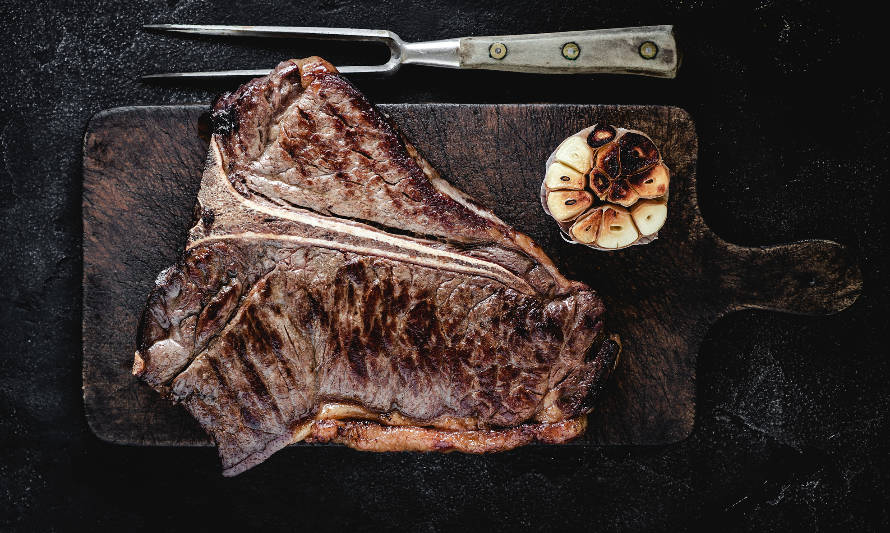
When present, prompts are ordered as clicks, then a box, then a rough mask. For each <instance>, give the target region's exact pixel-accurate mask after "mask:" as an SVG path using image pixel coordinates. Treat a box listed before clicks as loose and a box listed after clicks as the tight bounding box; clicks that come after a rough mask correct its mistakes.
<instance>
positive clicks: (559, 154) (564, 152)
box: [553, 137, 593, 174]
mask: <svg viewBox="0 0 890 533" xmlns="http://www.w3.org/2000/svg"><path fill="white" fill-rule="evenodd" d="M553 158H554V159H555V160H557V161H559V162H560V163H562V164H564V165H567V166H570V167H572V168H574V169H575V170H577V171H578V172H581V173H583V174H586V173H588V172H590V167H591V166H592V165H593V162H592V159H593V149H592V148H591V147H589V146H587V142H585V141H584V139H582V138H580V137H569V138H568V139H566V140H565V141H563V142H562V144H560V145H559V148H557V149H556V153H554V154H553Z"/></svg>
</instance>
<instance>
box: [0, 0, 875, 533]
mask: <svg viewBox="0 0 890 533" xmlns="http://www.w3.org/2000/svg"><path fill="white" fill-rule="evenodd" d="M279 4H280V6H279V7H277V8H275V7H270V5H269V4H266V3H254V2H242V3H241V4H240V5H239V7H237V8H233V7H230V6H225V7H223V6H218V7H213V6H211V5H210V3H209V2H199V1H188V0H184V1H181V2H176V1H174V0H168V1H167V2H163V1H158V2H141V3H133V4H128V5H122V4H118V3H112V2H92V3H83V4H82V5H72V6H68V5H63V3H62V2H53V3H51V4H50V3H45V4H43V5H40V4H35V5H30V4H27V3H19V2H10V1H5V2H2V6H0V25H2V34H0V35H2V37H0V39H2V41H3V43H4V48H3V50H4V53H5V61H3V62H2V64H0V80H2V83H3V88H2V91H0V155H2V164H0V213H2V219H0V221H2V228H3V231H2V232H0V245H2V247H0V250H2V252H3V262H2V270H0V274H2V276H3V279H4V287H3V289H2V291H0V340H2V348H0V349H2V357H0V502H2V503H0V529H3V530H22V531H35V530H75V529H81V528H90V529H109V530H157V529H164V530H176V529H192V530H206V529H212V528H214V527H216V526H222V527H223V528H226V529H227V528H235V527H241V528H243V529H248V528H249V529H259V528H261V527H263V528H268V529H291V530H292V529H298V528H305V529H310V528H317V529H325V530H327V529H343V528H346V527H348V526H349V527H351V529H358V530H377V529H380V528H382V527H387V526H388V527H389V528H399V529H408V530H421V531H428V530H429V531H434V530H440V529H444V530H449V529H450V530H453V529H464V530H474V529H479V528H482V529H489V530H515V529H517V528H522V527H529V526H537V527H535V529H562V528H563V527H565V528H568V529H580V528H590V527H594V526H599V527H606V528H610V529H614V528H620V529H625V530H664V529H685V528H688V529H694V528H696V526H702V525H705V526H710V527H711V528H713V527H720V528H722V529H724V530H756V531H764V530H767V531H769V530H788V529H797V530H805V531H810V530H814V529H820V530H837V529H843V530H849V531H859V530H882V529H883V530H885V529H886V528H887V527H888V522H890V517H888V513H890V511H888V496H887V482H888V477H890V472H888V466H890V465H888V462H890V461H888V451H890V449H888V448H890V446H888V444H887V441H888V437H890V435H888V428H890V423H888V420H887V416H888V403H890V387H888V378H890V360H888V357H887V351H888V350H887V346H886V344H887V343H886V340H885V335H886V331H887V329H888V325H890V324H888V318H887V317H888V314H890V302H888V289H890V287H888V283H887V280H886V278H885V277H884V276H885V275H886V274H887V272H888V266H890V265H888V263H890V261H888V253H887V251H886V247H887V245H888V235H887V231H888V222H890V217H888V209H887V206H886V200H885V194H886V193H887V189H888V187H887V181H886V180H887V164H888V157H887V146H888V144H890V138H888V137H890V136H888V130H887V123H888V121H887V104H886V101H885V100H886V89H885V88H884V87H883V86H882V85H881V84H880V81H879V80H880V78H881V76H880V75H879V74H880V71H881V70H882V69H884V68H885V67H884V61H885V60H884V55H885V54H884V49H885V48H886V45H885V43H884V38H883V28H882V24H883V22H882V20H881V19H880V17H878V16H877V15H875V14H872V13H870V12H869V11H866V10H865V9H864V8H858V7H857V6H855V5H853V4H852V3H850V2H845V3H835V4H831V5H830V6H819V7H816V6H813V5H812V4H797V3H795V4H790V3H789V4H788V5H786V4H783V3H778V2H770V1H769V0H765V1H763V2H760V3H759V4H757V5H751V6H743V5H741V4H742V3H736V5H732V6H726V7H715V6H713V5H712V4H711V3H706V2H702V1H687V2H668V3H661V2H649V1H647V2H625V3H615V2H611V3H608V2H596V1H586V2H569V1H564V2H559V3H558V4H554V5H553V7H549V8H545V7H544V6H543V4H541V3H538V2H531V1H514V2H487V3H479V5H477V3H476V2H459V3H453V5H450V6H445V5H440V4H439V3H430V4H429V5H426V6H420V5H408V4H404V3H400V2H392V1H388V0H379V1H376V2H373V3H368V4H365V5H362V6H359V5H358V3H355V4H349V5H345V4H342V3H339V2H333V1H326V2H305V3H301V4H299V5H297V4H295V3H292V2H279ZM148 22H215V23H257V24H262V23H269V24H273V23H274V24H281V23H289V24H304V25H328V26H366V27H381V28H389V29H392V30H394V31H396V32H397V33H399V34H400V35H401V36H402V37H403V38H405V39H408V40H419V39H436V38H444V37H451V36H459V35H485V34H497V33H520V32H534V31H549V30H552V31H556V30H569V29H578V28H584V27H600V26H623V25H636V24H653V23H654V24H662V23H673V24H676V25H677V26H678V29H679V31H680V32H681V33H680V37H681V39H682V40H681V43H680V46H681V49H682V50H683V51H684V52H685V58H684V64H683V66H682V67H681V70H680V77H679V78H678V79H676V80H673V81H670V80H650V79H639V78H622V77H616V76H604V77H583V76H582V77H559V78H556V77H554V78H548V77H543V76H540V77H539V76H531V75H514V74H500V73H490V72H456V71H445V70H442V71H436V70H426V69H419V68H418V69H410V70H409V69H408V68H405V69H404V70H403V71H402V72H401V73H399V74H398V76H397V77H396V78H394V79H391V80H379V81H374V80H358V82H357V84H358V86H359V88H361V89H362V90H363V91H365V93H366V94H367V95H368V96H369V98H371V99H372V100H374V101H377V102H423V101H442V102H577V103H654V104H671V105H679V106H681V107H683V108H685V109H686V110H688V111H689V112H690V113H691V115H692V116H693V118H694V119H695V121H696V124H697V125H698V128H699V129H698V135H699V139H700V154H699V167H698V176H699V187H700V200H701V204H702V210H703V212H704V215H705V218H706V219H707V220H708V221H709V223H710V224H711V226H712V227H713V228H714V229H715V230H716V231H717V233H718V234H721V235H722V236H723V237H725V238H727V239H729V240H732V241H735V242H739V243H742V244H748V245H757V244H772V243H778V242H786V241H790V240H795V239H800V238H807V237H819V238H827V239H833V240H836V241H838V242H841V243H843V244H845V245H847V246H848V247H850V249H851V250H853V251H854V252H855V253H857V254H859V256H860V258H861V262H862V268H863V274H864V277H865V292H864V294H863V295H862V297H861V298H860V299H859V301H858V302H857V303H856V304H854V305H853V307H852V308H850V309H849V310H847V311H844V312H842V313H840V314H838V315H835V316H832V317H826V318H804V317H794V316H789V315H779V314H774V313H768V312H744V313H740V314H734V315H730V316H727V317H726V318H724V319H722V320H721V321H720V322H719V323H718V324H717V325H716V326H715V327H714V328H713V329H712V330H711V332H710V334H709V336H708V338H707V340H706V342H705V344H704V346H703V347H702V350H701V354H700V357H699V369H698V378H697V379H698V385H697V387H698V412H697V416H698V418H697V421H696V427H695V429H694V431H693V434H692V436H691V437H690V438H689V439H687V440H686V441H683V442H681V443H679V444H675V445H671V446H663V447H644V448H602V449H587V450H581V449H577V448H558V447H539V448H532V449H525V450H517V451H515V452H510V453H505V454H500V455H494V456H488V457H472V456H463V455H416V454H397V455H374V454H362V453H358V452H353V451H351V450H348V449H339V448H335V449H331V448H305V449H292V450H288V451H286V452H284V453H281V454H279V456H276V458H275V460H274V461H270V462H268V463H266V464H264V465H261V466H260V467H258V468H256V469H254V470H252V471H250V472H248V473H246V474H245V475H243V476H240V477H238V478H235V479H223V478H221V477H220V476H219V469H218V463H217V459H216V456H215V452H214V451H213V450H211V449H206V448H205V449H180V448H128V447H120V446H113V445H109V444H105V443H103V442H101V441H99V440H98V439H96V438H95V437H94V436H92V434H91V433H90V432H89V430H88V428H87V426H86V422H85V419H84V414H83V406H82V402H81V391H80V385H81V378H80V359H81V355H80V318H81V311H80V276H81V251H80V245H81V226H80V190H81V175H80V166H81V157H80V144H81V136H82V134H83V130H84V128H85V125H86V122H87V120H88V119H89V117H90V116H91V115H92V114H93V113H95V112H97V111H99V110H101V109H105V108H109V107H114V106H120V105H126V104H163V103H191V102H206V101H209V100H210V98H211V97H212V95H213V93H214V91H216V90H219V89H222V88H224V87H215V88H211V89H210V90H208V89H207V88H201V87H197V86H193V87H178V86H160V85H144V84H141V83H139V82H138V81H137V80H136V76H137V75H139V74H142V73H147V72H153V71H158V70H170V69H209V68H214V67H225V68H229V67H254V66H260V65H268V66H271V65H273V64H274V63H276V62H277V61H278V60H279V59H281V58H283V57H286V56H302V55H308V54H311V53H319V52H320V53H323V54H324V55H326V56H328V57H329V58H330V59H332V60H333V61H334V62H335V63H337V62H340V63H342V62H343V60H345V59H347V58H351V59H355V58H358V59H363V60H367V59H370V60H373V59H375V58H376V57H377V56H375V55H374V54H367V53H366V52H365V51H364V50H363V49H361V48H356V47H354V46H345V45H336V44H332V43H312V42H298V43H288V42H279V43H273V42H259V43H248V42H247V41H228V42H222V41H217V40H209V39H188V40H182V39H171V38H168V37H163V36H158V35H148V34H143V33H141V32H139V31H138V28H139V26H140V25H141V24H143V23H148ZM253 44H256V45H257V46H256V47H255V48H254V47H252V45H253ZM876 71H877V72H878V74H876V73H875V72H876ZM492 164H496V162H493V163H492Z"/></svg>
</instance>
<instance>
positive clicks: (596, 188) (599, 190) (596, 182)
mask: <svg viewBox="0 0 890 533" xmlns="http://www.w3.org/2000/svg"><path fill="white" fill-rule="evenodd" d="M611 186H612V182H611V181H609V176H606V174H605V172H603V171H602V170H600V169H598V168H595V169H593V170H592V171H591V172H590V190H592V191H593V192H594V193H596V195H597V196H598V197H599V199H600V200H605V199H606V195H607V194H609V187H611Z"/></svg>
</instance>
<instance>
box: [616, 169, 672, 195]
mask: <svg viewBox="0 0 890 533" xmlns="http://www.w3.org/2000/svg"><path fill="white" fill-rule="evenodd" d="M627 181H629V182H630V185H631V187H633V188H634V190H635V191H637V193H638V194H639V195H640V197H642V198H655V197H658V196H663V195H664V194H665V193H667V191H668V183H670V172H669V171H668V168H667V166H665V164H664V163H661V164H658V165H656V166H654V167H652V168H650V169H649V170H647V171H645V172H640V173H639V174H635V175H633V176H631V177H630V178H628V180H627Z"/></svg>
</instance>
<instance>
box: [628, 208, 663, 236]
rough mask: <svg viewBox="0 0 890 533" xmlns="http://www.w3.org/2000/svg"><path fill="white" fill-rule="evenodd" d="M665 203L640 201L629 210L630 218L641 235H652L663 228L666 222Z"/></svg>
mask: <svg viewBox="0 0 890 533" xmlns="http://www.w3.org/2000/svg"><path fill="white" fill-rule="evenodd" d="M667 212H668V210H667V202H664V201H661V200H640V201H639V202H637V205H635V206H633V209H631V210H630V216H631V217H632V218H633V221H634V223H635V224H636V225H637V228H638V229H639V230H640V233H641V234H642V235H653V234H655V232H657V231H658V230H660V229H661V227H662V226H664V221H665V220H667Z"/></svg>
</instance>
